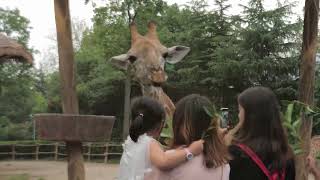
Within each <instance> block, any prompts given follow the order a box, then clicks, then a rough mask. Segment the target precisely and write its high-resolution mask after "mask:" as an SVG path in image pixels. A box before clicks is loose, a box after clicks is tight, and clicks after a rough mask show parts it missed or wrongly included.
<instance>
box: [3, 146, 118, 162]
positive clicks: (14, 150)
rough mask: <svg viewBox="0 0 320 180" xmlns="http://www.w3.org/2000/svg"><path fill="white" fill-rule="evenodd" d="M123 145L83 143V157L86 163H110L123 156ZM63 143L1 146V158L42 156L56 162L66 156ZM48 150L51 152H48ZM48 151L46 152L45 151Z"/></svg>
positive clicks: (34, 157) (37, 158)
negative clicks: (110, 158)
mask: <svg viewBox="0 0 320 180" xmlns="http://www.w3.org/2000/svg"><path fill="white" fill-rule="evenodd" d="M121 144H122V143H120V142H117V143H111V142H110V143H109V142H107V143H83V156H84V158H85V160H86V161H96V160H100V161H101V160H103V162H104V163H107V162H108V157H110V156H113V157H117V158H120V156H121V154H122V147H121V146H122V145H121ZM65 146H66V145H65V143H63V142H56V143H43V144H42V143H34V144H20V143H12V144H0V158H1V159H11V160H16V159H17V158H19V159H30V156H31V159H34V160H39V159H40V158H39V157H40V156H41V155H42V156H44V157H45V158H46V159H48V158H51V159H54V160H58V159H61V158H62V159H64V158H65V157H66V156H67V154H66V147H65ZM48 149H49V150H50V151H48ZM44 150H46V151H44ZM93 157H95V158H93Z"/></svg>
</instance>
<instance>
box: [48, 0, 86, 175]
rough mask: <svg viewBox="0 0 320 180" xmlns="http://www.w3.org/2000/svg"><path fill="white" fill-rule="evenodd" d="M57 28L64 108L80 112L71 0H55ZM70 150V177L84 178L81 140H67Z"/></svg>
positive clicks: (66, 111)
mask: <svg viewBox="0 0 320 180" xmlns="http://www.w3.org/2000/svg"><path fill="white" fill-rule="evenodd" d="M54 10H55V19H56V29H57V40H58V53H59V71H60V79H61V81H60V82H61V94H62V109H63V113H65V114H78V113H79V107H78V99H77V95H76V81H75V73H74V57H73V56H74V55H73V46H72V35H71V21H70V14H69V0H54ZM66 144H67V152H68V179H69V180H84V179H85V171H84V164H83V156H82V143H81V142H80V141H74V142H66Z"/></svg>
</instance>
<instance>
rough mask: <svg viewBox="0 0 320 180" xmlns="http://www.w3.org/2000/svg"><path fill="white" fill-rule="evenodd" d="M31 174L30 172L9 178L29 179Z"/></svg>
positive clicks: (11, 179) (10, 179) (17, 179)
mask: <svg viewBox="0 0 320 180" xmlns="http://www.w3.org/2000/svg"><path fill="white" fill-rule="evenodd" d="M29 179H30V175H29V174H18V175H13V176H10V177H9V179H8V180H29Z"/></svg>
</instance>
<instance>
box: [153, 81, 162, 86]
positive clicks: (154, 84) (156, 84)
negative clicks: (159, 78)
mask: <svg viewBox="0 0 320 180" xmlns="http://www.w3.org/2000/svg"><path fill="white" fill-rule="evenodd" d="M152 86H154V87H162V83H159V82H152Z"/></svg>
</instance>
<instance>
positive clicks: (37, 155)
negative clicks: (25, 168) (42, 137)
mask: <svg viewBox="0 0 320 180" xmlns="http://www.w3.org/2000/svg"><path fill="white" fill-rule="evenodd" d="M36 160H39V144H36Z"/></svg>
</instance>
